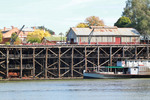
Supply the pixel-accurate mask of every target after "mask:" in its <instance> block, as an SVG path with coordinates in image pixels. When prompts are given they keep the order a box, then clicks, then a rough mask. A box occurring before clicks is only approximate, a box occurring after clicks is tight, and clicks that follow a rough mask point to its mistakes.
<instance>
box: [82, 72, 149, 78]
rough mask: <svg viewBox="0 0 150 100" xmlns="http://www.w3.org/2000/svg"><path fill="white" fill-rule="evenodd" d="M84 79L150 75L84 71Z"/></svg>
mask: <svg viewBox="0 0 150 100" xmlns="http://www.w3.org/2000/svg"><path fill="white" fill-rule="evenodd" d="M83 76H84V79H124V78H150V75H130V74H101V73H84V74H83Z"/></svg>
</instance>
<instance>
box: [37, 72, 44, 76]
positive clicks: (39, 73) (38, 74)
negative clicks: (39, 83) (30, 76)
mask: <svg viewBox="0 0 150 100" xmlns="http://www.w3.org/2000/svg"><path fill="white" fill-rule="evenodd" d="M43 72H44V71H41V72H40V73H38V74H37V75H36V76H35V77H38V76H39V75H41V74H42V73H43Z"/></svg>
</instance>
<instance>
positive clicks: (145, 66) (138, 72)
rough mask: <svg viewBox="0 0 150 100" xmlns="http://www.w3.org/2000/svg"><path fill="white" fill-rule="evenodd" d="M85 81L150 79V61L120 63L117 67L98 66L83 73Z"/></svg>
mask: <svg viewBox="0 0 150 100" xmlns="http://www.w3.org/2000/svg"><path fill="white" fill-rule="evenodd" d="M83 76H84V78H85V79H89V78H90V79H91V78H92V79H121V78H150V61H147V60H145V61H141V60H138V61H134V60H130V61H118V62H117V66H101V67H100V66H98V67H97V69H96V70H94V71H85V70H84V72H83Z"/></svg>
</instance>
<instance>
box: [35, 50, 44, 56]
mask: <svg viewBox="0 0 150 100" xmlns="http://www.w3.org/2000/svg"><path fill="white" fill-rule="evenodd" d="M43 51H44V49H43V50H41V51H40V52H39V53H37V54H36V55H35V57H36V56H38V55H39V54H40V53H42V52H43Z"/></svg>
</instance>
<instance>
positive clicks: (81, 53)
mask: <svg viewBox="0 0 150 100" xmlns="http://www.w3.org/2000/svg"><path fill="white" fill-rule="evenodd" d="M74 50H75V51H77V52H78V53H79V54H80V55H82V56H84V55H83V54H82V53H81V52H80V51H79V50H77V49H74Z"/></svg>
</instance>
